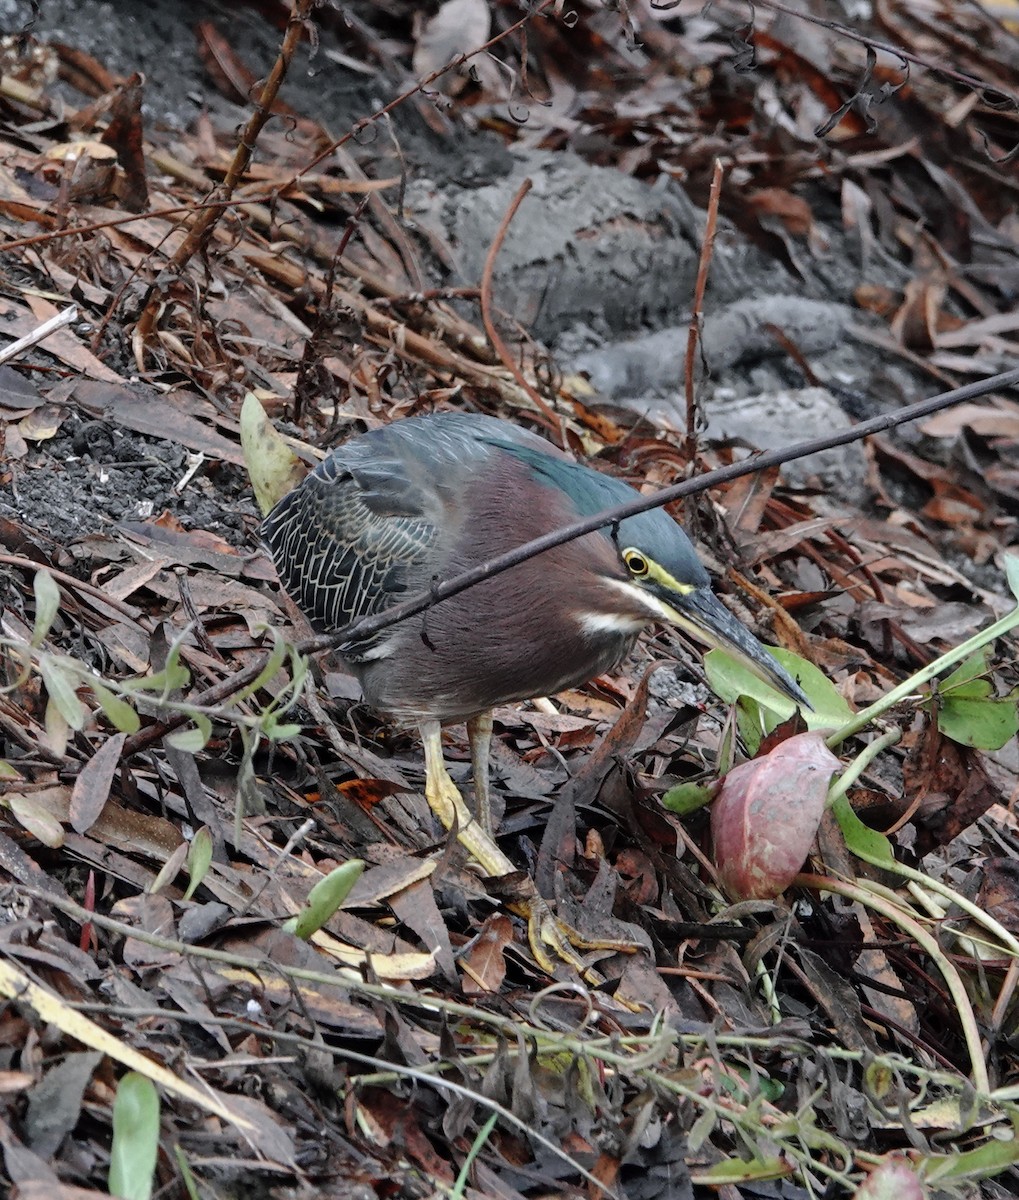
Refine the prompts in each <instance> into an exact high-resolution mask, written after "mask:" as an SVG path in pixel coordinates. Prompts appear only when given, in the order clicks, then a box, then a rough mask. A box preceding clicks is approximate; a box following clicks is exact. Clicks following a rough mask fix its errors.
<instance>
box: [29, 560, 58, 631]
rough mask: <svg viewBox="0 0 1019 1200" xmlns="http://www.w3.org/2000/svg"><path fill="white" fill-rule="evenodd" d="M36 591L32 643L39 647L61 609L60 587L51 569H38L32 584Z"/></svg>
mask: <svg viewBox="0 0 1019 1200" xmlns="http://www.w3.org/2000/svg"><path fill="white" fill-rule="evenodd" d="M32 590H33V591H34V592H35V624H34V625H33V627H32V645H33V646H34V647H35V648H36V649H38V648H39V647H40V646H41V645H42V644H43V642H44V641H45V640H46V634H48V633H49V631H50V628H51V627H52V625H53V622H54V621H55V620H56V617H57V613H58V612H59V611H60V588H58V587H57V584H56V580H54V578H53V576H52V575H51V574H50V573H49V571H36V573H35V582H34V584H33V585H32Z"/></svg>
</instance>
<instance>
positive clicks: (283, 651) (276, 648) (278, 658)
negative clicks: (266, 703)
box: [233, 625, 287, 704]
mask: <svg viewBox="0 0 1019 1200" xmlns="http://www.w3.org/2000/svg"><path fill="white" fill-rule="evenodd" d="M269 632H270V633H271V634H272V650H270V651H269V657H268V658H267V659H266V660H265V666H263V667H262V669H261V671H259V673H258V676H257V677H256V678H255V679H253V680H252V681H251V683H249V684H247V685H246V686H245V687H243V688H241V690H240V691H239V692H238V693H237V694H236V695H235V696H234V698H233V702H234V704H241V703H243V702H244V701H245V700H247V699H248V697H249V696H253V695H254V694H255V693H256V692H257V691H258V690H259V689H260V688H263V687H265V685H266V684H267V683H268V682H269V681H270V680H271V679H272V677H273V676H274V675H275V674H276V672H277V671H278V670H279V669H280V667H282V666H283V663H284V662H285V660H286V657H287V643H286V642H285V641H284V640H283V635H282V634H281V633H280V631H279V630H278V629H276V628H275V627H274V626H271V625H270V626H269Z"/></svg>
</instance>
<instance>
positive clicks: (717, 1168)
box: [694, 1158, 793, 1187]
mask: <svg viewBox="0 0 1019 1200" xmlns="http://www.w3.org/2000/svg"><path fill="white" fill-rule="evenodd" d="M792 1173H793V1164H792V1163H791V1162H787V1161H786V1160H785V1159H782V1158H751V1159H749V1160H747V1159H742V1158H724V1159H722V1161H721V1162H716V1163H713V1164H712V1165H711V1166H710V1167H708V1168H707V1170H706V1171H697V1172H696V1175H695V1177H694V1182H695V1183H699V1184H701V1185H703V1184H710V1185H711V1186H713V1187H720V1186H721V1185H722V1184H723V1183H731V1184H739V1183H749V1182H751V1181H754V1180H757V1181H761V1180H765V1179H784V1178H785V1177H786V1176H788V1175H791V1174H792Z"/></svg>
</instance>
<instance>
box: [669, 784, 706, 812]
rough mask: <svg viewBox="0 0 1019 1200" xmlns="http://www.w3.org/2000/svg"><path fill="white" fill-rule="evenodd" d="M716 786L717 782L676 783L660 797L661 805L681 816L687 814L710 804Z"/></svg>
mask: <svg viewBox="0 0 1019 1200" xmlns="http://www.w3.org/2000/svg"><path fill="white" fill-rule="evenodd" d="M717 787H718V784H717V783H677V784H676V786H675V787H671V788H669V790H668V791H667V792H666V793H665V795H664V796H663V797H662V807H663V808H667V809H668V810H669V812H674V813H679V815H680V816H681V817H685V816H688V815H689V814H690V813H692V812H696V811H697V810H698V809H699V808H703V807H704V806H705V804H710V803H711V797H712V796H714V794H715V789H716V788H717Z"/></svg>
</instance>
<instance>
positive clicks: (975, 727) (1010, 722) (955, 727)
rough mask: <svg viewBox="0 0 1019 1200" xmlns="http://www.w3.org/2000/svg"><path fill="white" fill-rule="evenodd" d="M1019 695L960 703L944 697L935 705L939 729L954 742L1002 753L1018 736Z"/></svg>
mask: <svg viewBox="0 0 1019 1200" xmlns="http://www.w3.org/2000/svg"><path fill="white" fill-rule="evenodd" d="M1016 699H1017V692H1016V691H1013V692H1011V693H1010V694H1009V695H1008V696H1006V697H1004V698H1002V699H1000V700H999V699H997V698H995V699H989V700H959V699H956V697H955V695H954V694H953V695H950V696H947V697H945V698H944V699H943V700H941V702H940V703H939V704H937V705H936V708H935V711H936V714H937V722H938V729H939V730H940V731H941V732H942V733H943V734H944V735H945V737H950V738H951V739H952V741H953V742H959V743H960V744H961V745H963V746H973V747H974V748H975V749H977V750H1000V749H1001V748H1002V746H1006V745H1008V743H1009V742H1010V741H1011V740H1012V738H1014V737H1015V735H1016V733H1019V709H1017V706H1016Z"/></svg>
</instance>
